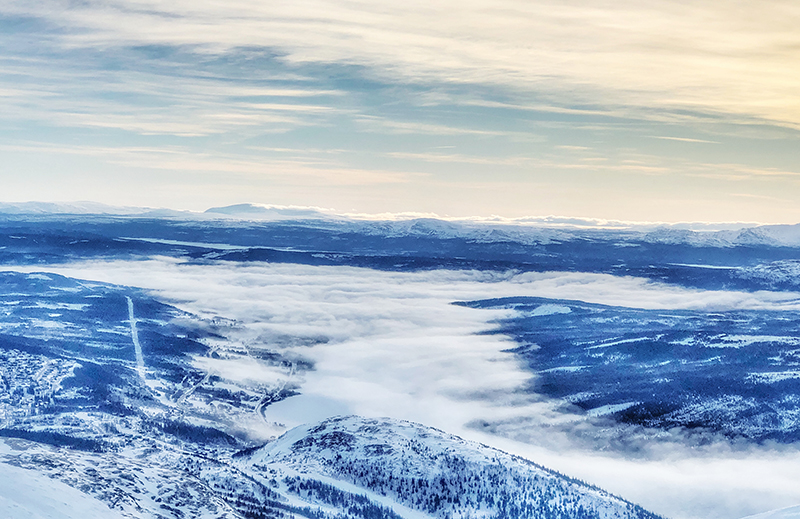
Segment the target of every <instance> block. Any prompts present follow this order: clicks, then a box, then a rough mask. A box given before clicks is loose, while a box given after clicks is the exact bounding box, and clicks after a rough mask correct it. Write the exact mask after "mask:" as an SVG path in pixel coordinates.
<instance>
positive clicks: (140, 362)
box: [125, 296, 144, 381]
mask: <svg viewBox="0 0 800 519" xmlns="http://www.w3.org/2000/svg"><path fill="white" fill-rule="evenodd" d="M125 299H127V300H128V322H130V323H131V339H132V340H133V347H134V348H135V349H136V371H138V372H139V376H140V377H142V381H144V356H143V355H142V344H141V343H140V342H139V332H138V331H137V330H136V318H135V317H134V316H133V299H131V298H130V297H128V296H125Z"/></svg>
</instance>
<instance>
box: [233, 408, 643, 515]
mask: <svg viewBox="0 0 800 519" xmlns="http://www.w3.org/2000/svg"><path fill="white" fill-rule="evenodd" d="M240 464H241V466H243V467H246V468H247V469H248V470H250V471H253V472H256V473H261V474H269V473H270V471H271V470H275V469H276V467H279V469H278V470H280V471H283V472H285V473H287V474H291V476H289V477H287V479H286V481H287V483H288V484H289V487H288V488H289V489H291V490H292V491H294V492H297V493H298V494H299V495H302V496H307V497H308V498H314V499H321V498H323V496H324V495H325V490H324V488H325V486H327V485H331V486H334V487H337V488H345V489H352V488H353V486H355V487H358V488H361V489H366V490H368V491H369V492H370V493H371V494H372V495H375V496H382V497H383V498H388V499H379V502H381V503H384V504H385V505H388V506H392V507H393V508H394V503H399V504H401V505H403V506H404V507H407V508H408V509H412V510H415V511H418V512H423V513H424V514H427V515H428V516H432V517H436V518H438V519H446V518H454V519H462V518H468V517H472V518H487V519H488V518H534V517H547V518H553V519H582V518H590V517H592V518H603V519H611V518H618V519H623V518H624V519H633V518H642V519H655V517H656V516H655V515H653V514H651V513H649V512H646V511H645V510H643V509H641V508H639V507H637V506H635V505H632V504H631V503H628V502H626V501H624V500H622V499H620V498H617V497H614V496H612V495H610V494H608V493H607V492H604V491H602V490H600V489H598V488H596V487H591V486H589V485H586V484H584V483H581V482H580V481H577V480H574V479H571V478H568V477H565V476H563V475H561V474H558V473H556V472H553V471H550V470H547V469H545V468H543V467H541V466H539V465H536V464H534V463H531V462H529V461H527V460H524V459H521V458H518V457H515V456H511V455H508V454H506V453H504V452H501V451H498V450H496V449H491V448H489V447H486V446H483V445H479V444H476V443H473V442H468V441H465V440H462V439H461V438H458V437H456V436H452V435H449V434H446V433H444V432H442V431H439V430H437V429H431V428H429V427H424V426H421V425H419V424H414V423H410V422H404V421H398V420H391V419H364V418H360V417H354V416H351V417H340V418H331V419H328V420H325V421H323V422H322V423H319V424H315V425H307V426H301V427H298V428H296V429H294V430H292V431H289V432H287V433H286V434H284V435H283V436H282V437H281V438H279V439H278V440H277V441H275V442H272V443H270V444H268V445H266V446H264V447H262V448H261V449H259V450H257V451H255V452H253V453H252V454H250V455H248V456H246V457H245V458H244V460H243V461H240ZM342 482H344V483H347V486H343V485H342V484H341V483H342ZM320 484H321V485H320ZM398 515H402V513H399V514H398Z"/></svg>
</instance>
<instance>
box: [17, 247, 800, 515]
mask: <svg viewBox="0 0 800 519" xmlns="http://www.w3.org/2000/svg"><path fill="white" fill-rule="evenodd" d="M18 270H25V271H28V272H31V271H48V272H55V273H59V274H63V275H66V276H71V277H76V278H81V279H88V280H94V281H102V282H108V283H115V284H120V285H128V286H134V287H142V288H144V289H147V290H148V291H149V292H150V293H151V294H152V295H154V296H155V297H157V298H159V299H161V300H163V301H165V302H167V303H170V304H173V305H175V306H177V307H178V308H181V309H183V310H186V311H187V312H190V313H192V314H194V315H196V316H198V317H199V318H201V319H207V320H216V321H222V322H232V323H235V325H234V326H230V327H228V328H226V329H225V330H226V337H227V341H228V342H229V343H231V344H232V345H235V346H237V347H243V348H244V349H248V348H259V349H263V348H267V349H273V350H275V351H278V352H279V353H281V354H282V355H285V356H287V357H290V358H298V359H302V360H304V361H306V362H307V363H308V364H309V365H312V366H313V368H312V369H305V370H297V371H293V370H292V371H286V370H279V369H275V368H274V367H270V366H266V365H264V364H262V363H258V362H243V361H242V359H241V358H221V359H212V358H209V357H202V358H197V359H196V360H195V365H196V366H197V367H198V368H200V369H203V370H205V371H207V372H210V373H213V374H216V375H218V376H222V377H224V378H227V379H229V380H231V381H235V382H237V383H240V384H247V383H248V382H254V383H260V384H265V383H275V384H287V383H290V384H292V385H293V387H297V388H299V391H300V393H301V394H300V395H298V396H294V397H290V398H288V399H286V400H283V401H281V402H279V403H277V404H273V405H271V406H270V407H268V408H267V410H266V413H265V416H266V418H267V420H268V421H271V422H275V423H277V424H281V425H282V426H285V427H292V426H294V425H297V424H300V423H304V422H309V421H316V420H320V419H322V418H325V417H327V416H331V415H337V414H360V415H366V416H391V417H395V418H402V419H408V420H413V421H416V422H420V423H423V424H426V425H430V426H434V427H437V428H440V429H443V430H445V431H448V432H451V433H454V434H458V435H461V436H463V437H466V438H470V439H474V440H477V441H480V442H482V443H485V444H489V445H492V446H496V447H499V448H502V449H504V450H507V451H510V452H513V453H516V454H520V455H523V456H525V457H527V458H529V459H532V460H534V461H536V462H538V463H541V464H544V465H546V466H548V467H551V468H554V469H556V470H559V471H561V472H563V473H566V474H569V475H571V476H575V477H579V478H581V479H584V480H586V481H589V482H591V483H594V484H597V485H599V486H602V487H604V488H606V489H608V490H610V491H612V492H614V493H617V494H619V495H621V496H623V497H625V498H626V499H630V500H632V501H634V502H637V503H639V504H642V505H643V506H645V507H647V508H649V509H651V510H653V511H656V512H658V513H661V514H663V515H664V516H665V517H670V518H673V519H700V518H703V519H736V518H739V517H742V516H745V515H748V514H751V513H756V512H760V511H764V510H769V509H775V508H779V507H783V506H790V505H794V504H797V503H800V487H798V486H797V484H796V482H797V481H800V452H798V451H797V450H796V449H794V448H790V447H786V446H776V445H761V446H752V445H750V446H747V445H745V446H742V445H730V444H728V443H726V442H722V441H718V442H712V443H710V444H708V445H704V446H697V445H691V446H689V445H683V444H681V443H680V441H679V439H680V434H679V433H677V432H676V433H675V437H676V438H678V441H662V442H656V443H654V444H653V445H652V446H650V448H649V449H647V450H645V451H644V452H645V453H646V455H644V456H643V455H642V453H641V452H639V453H638V454H637V455H636V456H633V455H627V454H626V453H625V452H624V451H622V452H621V451H619V450H618V449H607V450H606V449H603V446H602V444H596V445H593V446H591V447H587V446H586V445H585V444H579V443H577V442H574V441H572V439H571V438H570V432H571V431H573V430H574V431H577V430H580V431H581V432H582V433H584V434H585V433H586V429H587V428H591V427H593V426H594V425H593V423H592V422H590V421H587V418H586V417H585V416H581V415H576V414H571V413H569V412H565V411H563V410H562V409H561V407H560V406H559V405H558V404H557V403H555V402H551V401H548V400H547V399H544V398H542V397H541V396H537V395H531V394H529V393H528V392H527V391H525V388H526V387H528V385H529V383H530V382H531V377H532V376H533V374H532V373H531V372H530V371H528V370H527V369H526V367H525V365H524V364H523V363H521V362H520V360H519V359H518V358H517V357H516V356H515V355H514V354H513V353H510V352H508V351H507V350H508V349H509V348H513V347H514V346H515V344H514V343H513V342H512V341H511V340H510V339H509V338H508V337H505V336H503V335H498V334H491V333H485V332H489V331H491V330H493V329H494V328H495V327H496V326H497V323H496V321H497V320H498V319H502V318H505V317H510V316H512V315H513V310H496V309H495V310H481V309H473V308H467V307H463V306H458V305H453V304H452V303H453V302H455V301H471V300H477V299H488V298H496V297H508V296H537V297H548V298H558V299H575V300H581V301H586V302H592V303H601V304H609V305H620V306H627V307H635V308H648V309H659V308H660V309H698V310H726V309H737V308H749V309H753V308H760V309H780V310H785V311H787V312H796V311H797V310H800V294H793V293H786V292H782V293H776V292H754V293H753V292H735V291H701V290H694V289H683V288H680V287H675V286H668V285H663V284H659V283H653V282H650V281H648V280H644V279H639V278H632V277H615V276H610V275H601V274H586V273H562V272H551V273H524V274H518V273H513V272H510V273H488V272H478V271H448V270H434V271H427V272H412V273H403V272H382V271H375V270H369V269H360V268H353V267H316V266H305V265H292V264H261V263H260V264H235V263H211V264H191V263H186V262H182V261H180V260H176V259H173V258H155V259H150V260H147V261H122V260H120V261H100V262H97V261H93V262H81V263H73V264H66V265H52V266H48V267H46V268H43V267H42V266H34V267H24V268H20V269H18ZM257 423H258V422H256V421H253V422H252V424H257ZM481 423H488V424H494V423H518V424H523V426H524V427H526V428H527V434H525V435H519V434H515V435H513V438H514V439H511V438H510V437H508V436H503V435H498V434H493V431H494V432H495V433H496V432H497V430H493V429H491V428H488V429H487V428H481V427H476V426H475V424H481ZM249 426H250V427H257V426H256V425H249ZM264 427H265V429H264V431H267V432H268V433H269V434H272V433H274V432H275V431H280V430H281V429H282V428H281V426H280V425H279V426H275V425H273V426H268V425H267V424H265V425H264ZM253 433H254V436H255V437H257V436H258V431H254V432H253ZM520 438H522V439H523V440H524V441H520ZM643 441H647V440H646V439H645V440H643Z"/></svg>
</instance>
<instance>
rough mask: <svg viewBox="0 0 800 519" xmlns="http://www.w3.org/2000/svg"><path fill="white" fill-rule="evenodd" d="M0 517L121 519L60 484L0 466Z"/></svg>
mask: <svg viewBox="0 0 800 519" xmlns="http://www.w3.org/2000/svg"><path fill="white" fill-rule="evenodd" d="M0 517H3V518H5V519H42V518H47V519H122V518H123V516H122V515H120V513H119V512H117V511H115V510H111V509H110V508H108V506H106V504H105V503H103V502H102V501H99V500H97V499H95V498H93V497H91V496H89V495H86V494H84V493H83V492H81V491H80V490H77V489H75V488H72V487H70V486H68V485H66V484H64V483H62V482H61V481H58V480H55V479H50V478H49V477H47V476H45V475H42V474H40V473H38V472H35V471H32V470H26V469H22V468H18V467H14V466H12V465H8V464H6V463H0Z"/></svg>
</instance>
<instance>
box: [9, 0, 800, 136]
mask: <svg viewBox="0 0 800 519" xmlns="http://www.w3.org/2000/svg"><path fill="white" fill-rule="evenodd" d="M4 11H5V12H6V14H7V15H17V16H34V17H38V18H42V19H44V20H46V21H47V22H48V23H49V24H51V25H53V26H58V27H62V28H64V30H62V31H61V33H60V34H59V36H58V38H59V39H60V40H61V41H62V43H63V44H64V45H68V46H70V47H73V48H74V47H90V46H91V47H100V48H109V47H118V46H120V45H123V46H136V45H168V46H193V47H195V48H196V49H197V50H198V51H199V52H205V53H208V54H210V55H213V54H220V55H222V54H226V53H230V52H232V51H234V50H235V49H246V48H264V49H272V51H273V52H275V53H276V54H277V55H279V56H280V59H281V60H283V61H285V62H289V63H312V62H313V63H339V64H356V65H359V66H363V67H367V68H369V69H371V70H372V71H373V73H375V74H378V75H381V76H384V77H387V78H392V79H393V80H401V81H404V82H427V81H435V82H440V83H462V84H463V83H475V84H489V85H495V86H502V87H503V88H507V89H510V90H517V91H532V90H533V91H539V92H541V93H542V94H545V95H550V96H552V98H553V99H556V98H557V99H559V100H561V102H560V103H558V104H560V105H561V106H565V104H564V101H566V100H567V99H570V98H571V100H572V102H574V103H580V102H586V101H590V102H591V104H593V105H595V106H597V105H598V104H599V105H603V104H605V105H607V106H628V107H637V108H638V109H640V115H641V116H643V117H646V112H647V111H648V110H652V109H653V108H660V109H664V110H692V111H699V112H706V113H709V114H723V115H724V114H731V115H735V116H746V117H752V118H753V119H754V120H768V121H773V122H775V123H779V124H786V125H791V126H795V127H797V126H798V125H800V104H798V102H797V99H796V95H795V93H796V90H797V79H796V77H795V76H794V74H793V67H792V66H791V65H792V64H793V63H796V62H797V60H798V52H800V51H798V50H797V49H798V48H799V47H798V43H800V36H799V35H798V33H797V31H796V30H795V27H796V22H797V20H798V16H800V15H798V13H797V11H796V8H795V6H794V4H793V3H792V2H790V1H788V0H782V1H779V2H772V3H770V4H769V6H764V5H763V4H757V3H754V2H753V3H749V2H746V3H745V4H742V5H741V6H740V8H739V9H723V8H721V7H720V6H719V4H717V3H713V2H701V3H696V4H693V5H692V6H690V7H687V6H686V5H685V4H683V3H679V2H623V3H617V4H602V5H601V4H596V3H595V4H585V3H578V4H570V3H567V4H564V3H558V2H552V1H548V0H544V1H542V0H540V1H537V2H521V1H516V0H504V1H502V2H500V3H497V2H494V3H491V4H489V3H473V4H469V5H464V4H458V5H456V4H454V3H451V2H448V1H445V2H438V3H436V4H431V3H425V2H419V1H412V2H410V3H409V2H404V3H401V4H387V3H375V2H366V1H350V2H333V1H329V0H313V1H309V2H305V3H303V4H292V5H289V4H282V3H274V2H273V3H253V2H244V1H241V2H228V3H226V4H225V5H224V6H223V5H221V4H217V3H213V2H191V3H190V2H185V1H178V2H173V3H170V4H169V5H165V4H156V3H152V2H147V1H143V0H140V1H134V0H130V1H126V2H122V1H112V2H102V3H100V2H85V3H82V4H79V5H74V4H73V5H70V6H67V5H65V4H62V3H60V2H56V1H50V2H37V3H36V4H30V3H23V2H10V3H7V4H6V5H5V7H4ZM566 106H569V105H568V104H567V105H566Z"/></svg>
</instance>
